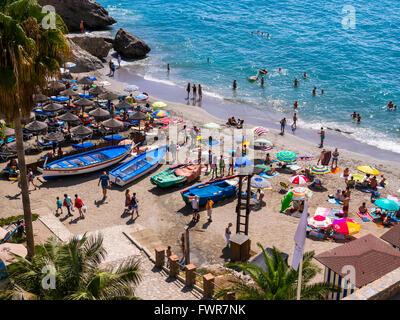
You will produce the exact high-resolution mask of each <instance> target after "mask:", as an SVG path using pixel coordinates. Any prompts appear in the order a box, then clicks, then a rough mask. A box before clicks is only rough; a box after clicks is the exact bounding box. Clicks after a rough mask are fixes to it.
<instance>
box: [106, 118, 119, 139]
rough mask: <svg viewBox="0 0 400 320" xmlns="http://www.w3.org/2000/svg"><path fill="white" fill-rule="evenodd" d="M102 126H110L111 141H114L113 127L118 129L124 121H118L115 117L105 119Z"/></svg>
mask: <svg viewBox="0 0 400 320" xmlns="http://www.w3.org/2000/svg"><path fill="white" fill-rule="evenodd" d="M103 126H104V127H107V128H111V129H112V130H113V131H112V141H113V143H114V129H120V128H122V127H123V126H124V123H123V122H122V121H119V120H117V119H114V118H111V119H109V120H106V121H104V122H103Z"/></svg>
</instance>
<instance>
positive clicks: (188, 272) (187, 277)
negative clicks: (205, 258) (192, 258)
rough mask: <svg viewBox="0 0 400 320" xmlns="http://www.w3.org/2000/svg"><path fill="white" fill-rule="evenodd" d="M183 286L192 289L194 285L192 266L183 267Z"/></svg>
mask: <svg viewBox="0 0 400 320" xmlns="http://www.w3.org/2000/svg"><path fill="white" fill-rule="evenodd" d="M185 271H186V273H185V285H186V286H188V287H192V286H193V285H194V284H195V283H196V273H195V271H196V266H195V265H194V264H188V265H186V267H185Z"/></svg>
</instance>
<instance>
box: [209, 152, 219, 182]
mask: <svg viewBox="0 0 400 320" xmlns="http://www.w3.org/2000/svg"><path fill="white" fill-rule="evenodd" d="M210 151H211V150H210ZM217 161H218V159H217V156H213V161H212V163H211V179H214V175H215V178H217V174H218V172H217V171H218V168H217Z"/></svg>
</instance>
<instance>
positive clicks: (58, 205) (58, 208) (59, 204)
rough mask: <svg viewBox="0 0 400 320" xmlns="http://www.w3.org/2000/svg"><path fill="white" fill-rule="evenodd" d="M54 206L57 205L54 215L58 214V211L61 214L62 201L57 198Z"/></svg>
mask: <svg viewBox="0 0 400 320" xmlns="http://www.w3.org/2000/svg"><path fill="white" fill-rule="evenodd" d="M56 205H57V209H56V214H59V213H58V210H60V211H61V214H62V213H63V210H62V205H63V204H62V201H61V200H60V197H57V201H56Z"/></svg>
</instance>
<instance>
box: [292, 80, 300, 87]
mask: <svg viewBox="0 0 400 320" xmlns="http://www.w3.org/2000/svg"><path fill="white" fill-rule="evenodd" d="M293 85H294V86H295V87H298V85H299V80H297V79H294V82H293Z"/></svg>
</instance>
